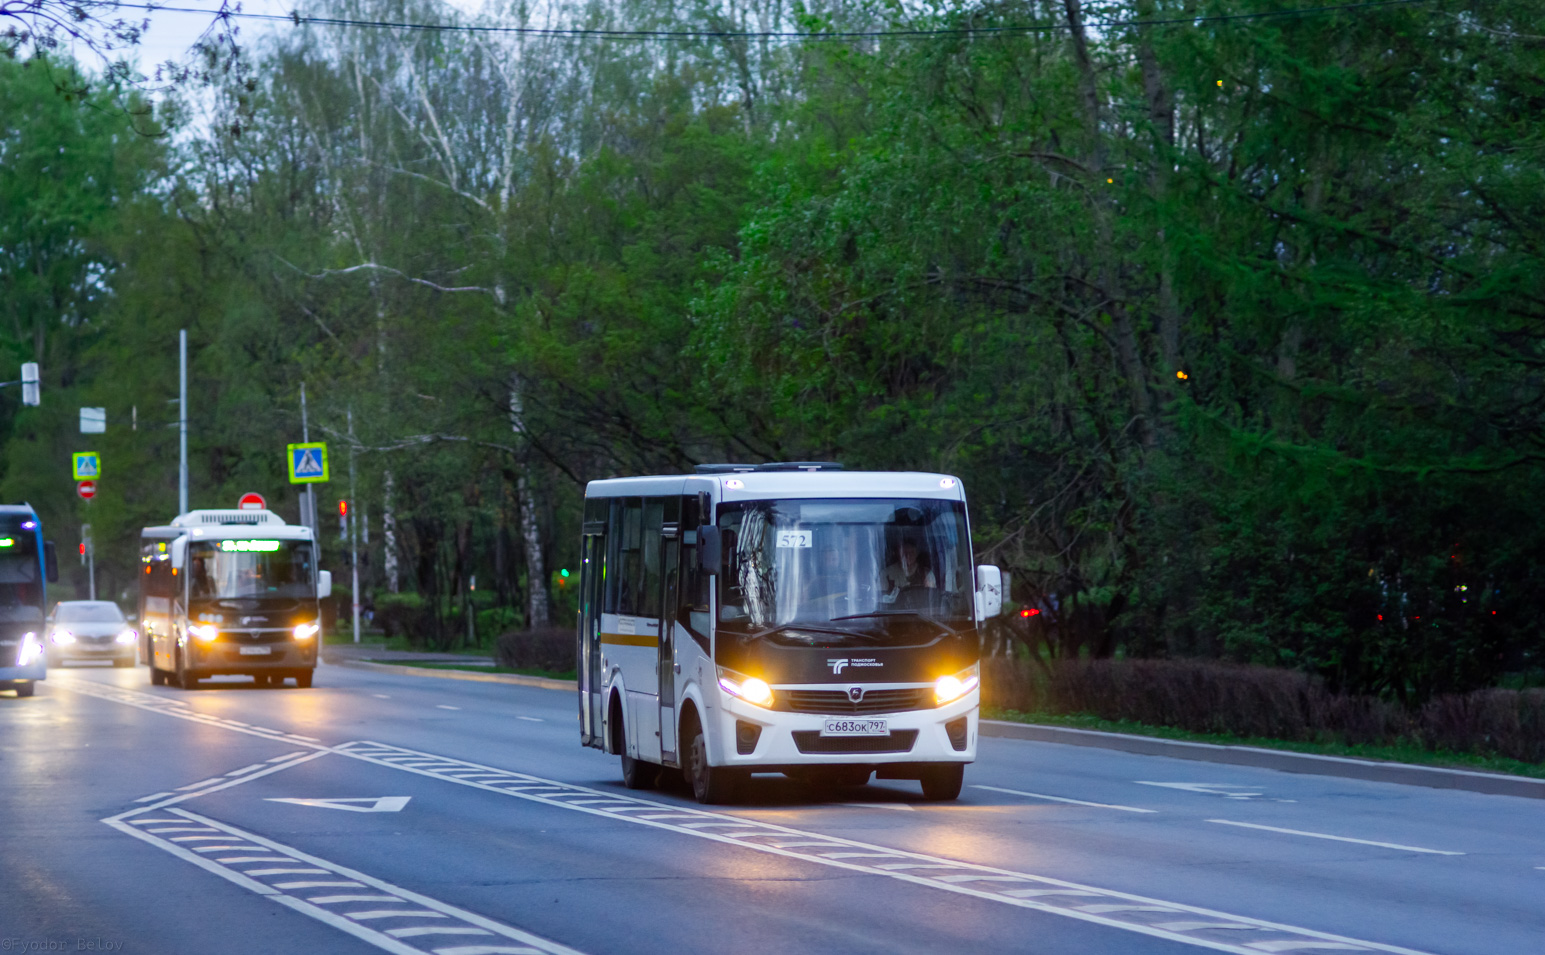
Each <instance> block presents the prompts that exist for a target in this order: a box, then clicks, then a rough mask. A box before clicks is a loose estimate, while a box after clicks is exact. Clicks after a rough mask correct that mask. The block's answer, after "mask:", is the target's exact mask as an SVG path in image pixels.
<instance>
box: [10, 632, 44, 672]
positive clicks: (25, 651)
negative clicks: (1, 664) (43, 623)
mask: <svg viewBox="0 0 1545 955" xmlns="http://www.w3.org/2000/svg"><path fill="white" fill-rule="evenodd" d="M42 655H43V644H42V642H41V641H40V640H38V635H37V634H35V633H33V632H32V631H30V630H29V631H27V632H26V633H24V634H22V635H21V649H20V650H17V651H16V665H17V666H19V667H25V666H31V665H32V664H34V663H36V662H37V659H38V657H40V656H42Z"/></svg>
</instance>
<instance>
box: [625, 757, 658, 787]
mask: <svg viewBox="0 0 1545 955" xmlns="http://www.w3.org/2000/svg"><path fill="white" fill-rule="evenodd" d="M659 778H660V766H659V764H657V763H651V762H649V761H648V760H643V759H634V758H633V757H631V756H629V755H628V754H627V753H623V754H622V784H623V785H624V786H626V787H627V788H629V789H649V788H651V787H652V786H654V784H655V780H656V779H659Z"/></svg>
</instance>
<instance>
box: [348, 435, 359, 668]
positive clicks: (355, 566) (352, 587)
mask: <svg viewBox="0 0 1545 955" xmlns="http://www.w3.org/2000/svg"><path fill="white" fill-rule="evenodd" d="M355 506H356V502H355V500H354V406H353V405H349V508H350V511H351V513H350V514H349V568H350V571H351V573H353V575H354V576H353V579H352V581H351V583H350V584H349V594H350V595H351V596H352V597H353V600H354V642H355V643H358V642H359V513H358V511H357V510H355Z"/></svg>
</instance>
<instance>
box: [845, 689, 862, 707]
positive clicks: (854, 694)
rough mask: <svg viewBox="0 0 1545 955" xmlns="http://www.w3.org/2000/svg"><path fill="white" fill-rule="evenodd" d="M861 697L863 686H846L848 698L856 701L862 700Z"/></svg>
mask: <svg viewBox="0 0 1545 955" xmlns="http://www.w3.org/2000/svg"><path fill="white" fill-rule="evenodd" d="M863 698H864V688H863V687H861V686H850V687H848V699H850V700H852V701H853V702H854V703H857V702H859V701H860V700H862V699H863Z"/></svg>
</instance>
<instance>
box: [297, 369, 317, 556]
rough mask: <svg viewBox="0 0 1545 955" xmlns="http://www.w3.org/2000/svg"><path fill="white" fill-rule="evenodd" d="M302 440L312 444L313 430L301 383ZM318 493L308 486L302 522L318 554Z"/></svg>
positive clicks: (310, 485)
mask: <svg viewBox="0 0 1545 955" xmlns="http://www.w3.org/2000/svg"><path fill="white" fill-rule="evenodd" d="M300 440H301V441H302V442H303V443H310V441H311V428H310V427H309V426H308V425H307V423H306V383H305V382H304V381H303V382H301V383H300ZM316 496H317V492H316V485H315V484H307V485H306V500H305V502H304V503H303V504H301V513H300V522H301V523H302V524H304V525H306V526H307V527H309V528H311V534H312V537H313V538H315V539H316V541H317V547H318V553H319V554H320V552H321V551H320V548H321V534H320V532H319V530H318V528H317V499H316Z"/></svg>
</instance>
